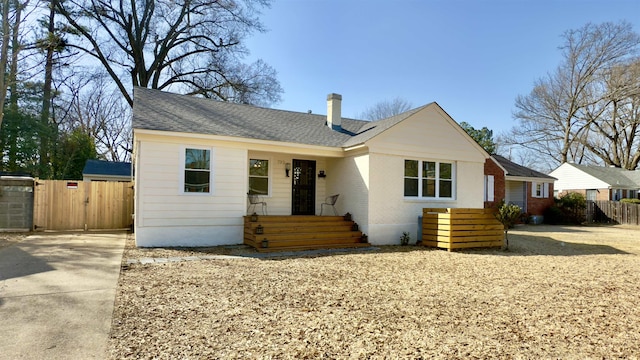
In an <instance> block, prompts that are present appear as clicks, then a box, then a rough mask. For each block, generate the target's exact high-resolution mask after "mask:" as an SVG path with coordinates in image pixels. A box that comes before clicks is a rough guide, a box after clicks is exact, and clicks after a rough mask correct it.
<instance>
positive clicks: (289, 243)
mask: <svg viewBox="0 0 640 360" xmlns="http://www.w3.org/2000/svg"><path fill="white" fill-rule="evenodd" d="M244 243H245V244H247V245H250V246H253V247H255V248H257V249H259V248H262V241H251V240H247V239H245V241H244ZM347 244H351V245H353V244H362V242H361V241H360V239H357V238H350V239H348V238H347V239H322V240H319V239H315V240H269V241H268V245H267V248H290V247H298V246H306V247H317V246H336V245H347Z"/></svg>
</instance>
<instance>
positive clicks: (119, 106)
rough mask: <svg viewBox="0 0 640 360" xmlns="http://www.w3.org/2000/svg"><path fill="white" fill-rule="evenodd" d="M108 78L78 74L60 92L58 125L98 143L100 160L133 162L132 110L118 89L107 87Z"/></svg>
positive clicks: (95, 74)
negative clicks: (78, 132) (85, 135)
mask: <svg viewBox="0 0 640 360" xmlns="http://www.w3.org/2000/svg"><path fill="white" fill-rule="evenodd" d="M106 79H108V75H106V74H104V73H100V72H99V71H96V72H95V73H94V74H89V75H83V74H76V75H75V76H74V77H72V78H69V79H68V80H67V81H66V82H65V83H64V84H63V87H62V88H61V89H59V91H60V92H61V93H62V94H63V95H62V96H61V97H60V98H59V100H58V104H57V105H58V109H59V119H58V120H59V122H60V126H61V128H62V130H64V131H65V132H66V133H71V132H73V131H80V132H82V133H84V134H87V135H89V136H90V137H91V138H92V139H93V140H94V142H95V148H96V151H97V154H98V156H99V157H100V158H103V159H106V160H109V161H129V160H131V146H132V145H131V141H132V133H131V115H132V114H131V107H130V106H129V104H127V102H126V101H125V100H124V98H123V97H122V96H121V95H120V92H119V91H118V90H117V89H114V88H112V87H110V86H108V82H107V81H105V80H106Z"/></svg>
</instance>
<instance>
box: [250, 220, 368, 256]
mask: <svg viewBox="0 0 640 360" xmlns="http://www.w3.org/2000/svg"><path fill="white" fill-rule="evenodd" d="M353 225H354V222H353V221H350V220H349V221H346V220H344V218H343V217H342V216H306V215H305V216H302V215H296V216H280V215H275V216H274V215H258V217H257V220H256V221H251V216H245V217H244V243H245V244H246V245H249V246H252V247H254V248H255V249H257V250H258V251H259V252H272V251H295V250H311V249H327V248H353V247H366V246H370V244H368V243H363V242H362V232H361V231H359V230H356V231H354V230H353Z"/></svg>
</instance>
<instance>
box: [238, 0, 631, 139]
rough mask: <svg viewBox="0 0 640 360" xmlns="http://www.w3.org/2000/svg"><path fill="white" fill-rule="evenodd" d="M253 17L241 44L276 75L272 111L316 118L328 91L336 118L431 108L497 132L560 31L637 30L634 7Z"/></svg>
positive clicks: (354, 3) (347, 4)
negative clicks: (375, 110) (604, 25)
mask: <svg viewBox="0 0 640 360" xmlns="http://www.w3.org/2000/svg"><path fill="white" fill-rule="evenodd" d="M261 19H262V21H263V23H264V25H265V26H266V27H267V29H268V31H267V32H266V33H262V34H256V35H253V36H252V37H251V38H249V39H248V42H247V46H248V48H249V50H250V51H251V59H256V58H262V59H264V60H265V61H266V62H267V63H268V64H269V65H271V66H272V67H274V68H275V69H276V70H277V72H278V79H279V81H280V83H281V85H282V87H283V88H284V91H285V92H284V94H283V101H282V102H281V103H278V104H276V105H274V106H273V107H274V108H277V109H285V110H292V111H301V112H306V111H307V110H312V111H313V113H316V114H326V96H327V94H329V93H332V92H335V93H338V94H342V97H343V100H342V113H343V116H345V117H355V116H357V115H358V114H360V113H361V112H362V111H364V110H365V109H366V108H367V107H369V106H371V105H373V104H375V103H377V102H379V101H381V100H390V99H393V98H396V97H400V98H402V99H405V100H407V101H409V102H411V103H412V104H413V106H414V107H417V106H420V105H424V104H427V103H430V102H432V101H435V102H437V103H438V104H440V106H442V107H443V108H444V109H445V111H447V112H448V113H449V115H451V116H452V117H453V118H454V119H455V120H456V121H458V122H462V121H466V122H468V123H469V124H471V125H472V126H474V127H475V128H481V127H483V126H487V127H488V128H490V129H492V130H494V134H495V135H497V134H499V133H500V132H502V131H506V130H508V129H510V128H511V127H512V126H514V125H515V121H514V120H513V118H512V112H513V110H514V101H515V98H516V97H517V96H518V95H519V94H521V95H526V94H528V93H529V92H530V91H531V89H532V87H533V83H534V81H535V80H536V79H538V78H541V77H543V76H544V75H545V74H546V73H548V72H551V71H553V70H554V69H555V68H556V67H557V66H558V65H559V63H560V61H561V53H560V51H559V50H558V47H559V46H560V45H561V44H562V39H561V34H562V33H563V32H565V31H566V30H569V29H577V28H580V27H582V26H583V25H585V24H586V23H588V22H592V23H601V22H605V21H613V22H618V21H620V20H626V21H628V22H630V23H631V24H633V26H634V30H635V31H640V1H638V0H600V1H578V0H557V1H548V0H537V1H522V0H502V1H497V0H475V1H472V0H468V1H455V0H454V1H445V0H438V1H430V0H424V1H419V0H397V1H393V0H387V1H381V0H366V1H365V0H274V3H273V4H272V6H271V8H268V9H265V10H264V11H263V14H262V16H261Z"/></svg>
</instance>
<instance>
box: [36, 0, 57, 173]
mask: <svg viewBox="0 0 640 360" xmlns="http://www.w3.org/2000/svg"><path fill="white" fill-rule="evenodd" d="M55 3H56V0H52V1H51V8H50V10H49V24H48V25H47V26H48V28H47V48H46V52H47V53H46V60H45V67H44V69H45V70H44V84H43V88H42V112H41V113H40V162H39V171H38V172H39V174H38V176H40V177H41V178H45V179H48V178H51V175H52V174H51V154H50V151H51V147H52V146H51V142H52V140H53V139H52V137H53V136H52V135H53V129H52V126H51V123H50V121H49V120H50V119H49V114H50V112H51V83H52V82H53V53H54V51H55V47H56V44H55V42H54V37H55V34H54V32H55V23H54V21H55Z"/></svg>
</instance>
